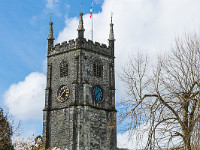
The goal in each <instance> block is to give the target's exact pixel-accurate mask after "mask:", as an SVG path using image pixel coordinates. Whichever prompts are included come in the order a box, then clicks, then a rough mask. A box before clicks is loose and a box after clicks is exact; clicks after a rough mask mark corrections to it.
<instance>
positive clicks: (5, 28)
mask: <svg viewBox="0 0 200 150" xmlns="http://www.w3.org/2000/svg"><path fill="white" fill-rule="evenodd" d="M91 4H92V0H73V1H70V0H0V18H1V21H0V43H1V44H0V56H1V57H0V58H1V59H0V64H1V66H0V107H3V108H4V109H5V110H7V111H9V113H10V114H12V116H13V118H14V120H15V122H18V121H20V122H21V127H20V128H21V129H20V130H21V136H22V137H30V136H31V135H32V134H33V133H34V134H35V135H41V134H42V109H43V108H44V89H45V85H46V54H47V36H48V31H49V21H50V17H49V14H50V13H52V16H53V17H52V21H53V22H54V25H53V28H54V37H55V39H56V40H55V43H60V42H63V41H68V40H70V39H74V38H76V37H77V27H78V19H79V12H80V11H82V12H83V13H84V17H83V19H84V27H85V37H86V38H87V39H91V19H90V17H89V13H90V7H91ZM199 7H200V1H199V0H94V2H93V19H94V20H93V21H94V22H93V23H94V41H98V42H100V43H105V44H108V41H107V39H108V36H109V24H110V17H111V13H113V23H114V35H115V39H116V42H115V57H116V59H115V71H116V106H117V108H118V105H119V102H120V101H121V100H122V99H123V96H125V94H124V90H123V86H122V84H121V83H120V80H119V78H118V74H119V73H120V71H121V69H122V67H123V66H124V65H125V64H126V63H127V61H128V59H129V58H130V56H131V55H134V54H137V52H138V51H142V52H145V53H148V54H149V55H151V56H152V58H153V59H154V58H156V57H157V55H160V54H165V53H167V52H169V51H170V47H171V45H172V44H173V41H174V39H175V38H176V37H182V36H183V35H184V33H194V32H196V33H197V34H199V28H200V17H199V14H200V9H199ZM118 111H120V110H118ZM121 128H123V126H122V125H121V126H119V127H118V146H119V147H127V148H130V149H135V148H136V142H135V140H136V137H134V136H133V137H132V138H129V134H128V131H127V132H122V131H121V130H120V129H121ZM128 139H130V140H128Z"/></svg>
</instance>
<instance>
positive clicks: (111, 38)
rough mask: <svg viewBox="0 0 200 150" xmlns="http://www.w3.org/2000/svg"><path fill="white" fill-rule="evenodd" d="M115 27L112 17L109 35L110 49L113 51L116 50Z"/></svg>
mask: <svg viewBox="0 0 200 150" xmlns="http://www.w3.org/2000/svg"><path fill="white" fill-rule="evenodd" d="M113 26H114V24H113V23H112V16H111V23H110V34H109V39H108V41H109V47H111V48H112V49H114V41H115V38H114V31H113Z"/></svg>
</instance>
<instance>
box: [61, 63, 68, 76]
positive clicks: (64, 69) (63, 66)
mask: <svg viewBox="0 0 200 150" xmlns="http://www.w3.org/2000/svg"><path fill="white" fill-rule="evenodd" d="M65 76H68V64H67V62H66V61H62V62H61V63H60V77H65Z"/></svg>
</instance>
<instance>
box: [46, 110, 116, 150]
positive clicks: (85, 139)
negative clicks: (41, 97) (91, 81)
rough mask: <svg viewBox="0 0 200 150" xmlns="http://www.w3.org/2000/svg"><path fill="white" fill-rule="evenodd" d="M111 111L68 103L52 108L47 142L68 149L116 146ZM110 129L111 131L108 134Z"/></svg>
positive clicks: (96, 149)
mask: <svg viewBox="0 0 200 150" xmlns="http://www.w3.org/2000/svg"><path fill="white" fill-rule="evenodd" d="M111 114H112V113H111V112H108V111H105V110H99V109H96V108H92V107H90V106H71V107H70V108H65V109H62V110H56V111H51V121H50V130H51V136H50V137H51V138H50V143H51V145H50V146H55V145H56V146H57V147H60V148H64V147H66V146H67V147H68V149H69V150H74V149H76V150H78V149H79V150H115V143H116V139H115V137H114V136H112V135H114V134H113V133H116V129H115V127H114V126H113V127H112V126H111V122H113V121H112V119H111V117H109V116H110V115H111ZM111 133H112V134H111Z"/></svg>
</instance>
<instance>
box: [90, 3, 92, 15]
mask: <svg viewBox="0 0 200 150" xmlns="http://www.w3.org/2000/svg"><path fill="white" fill-rule="evenodd" d="M90 18H92V5H91V9H90Z"/></svg>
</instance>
